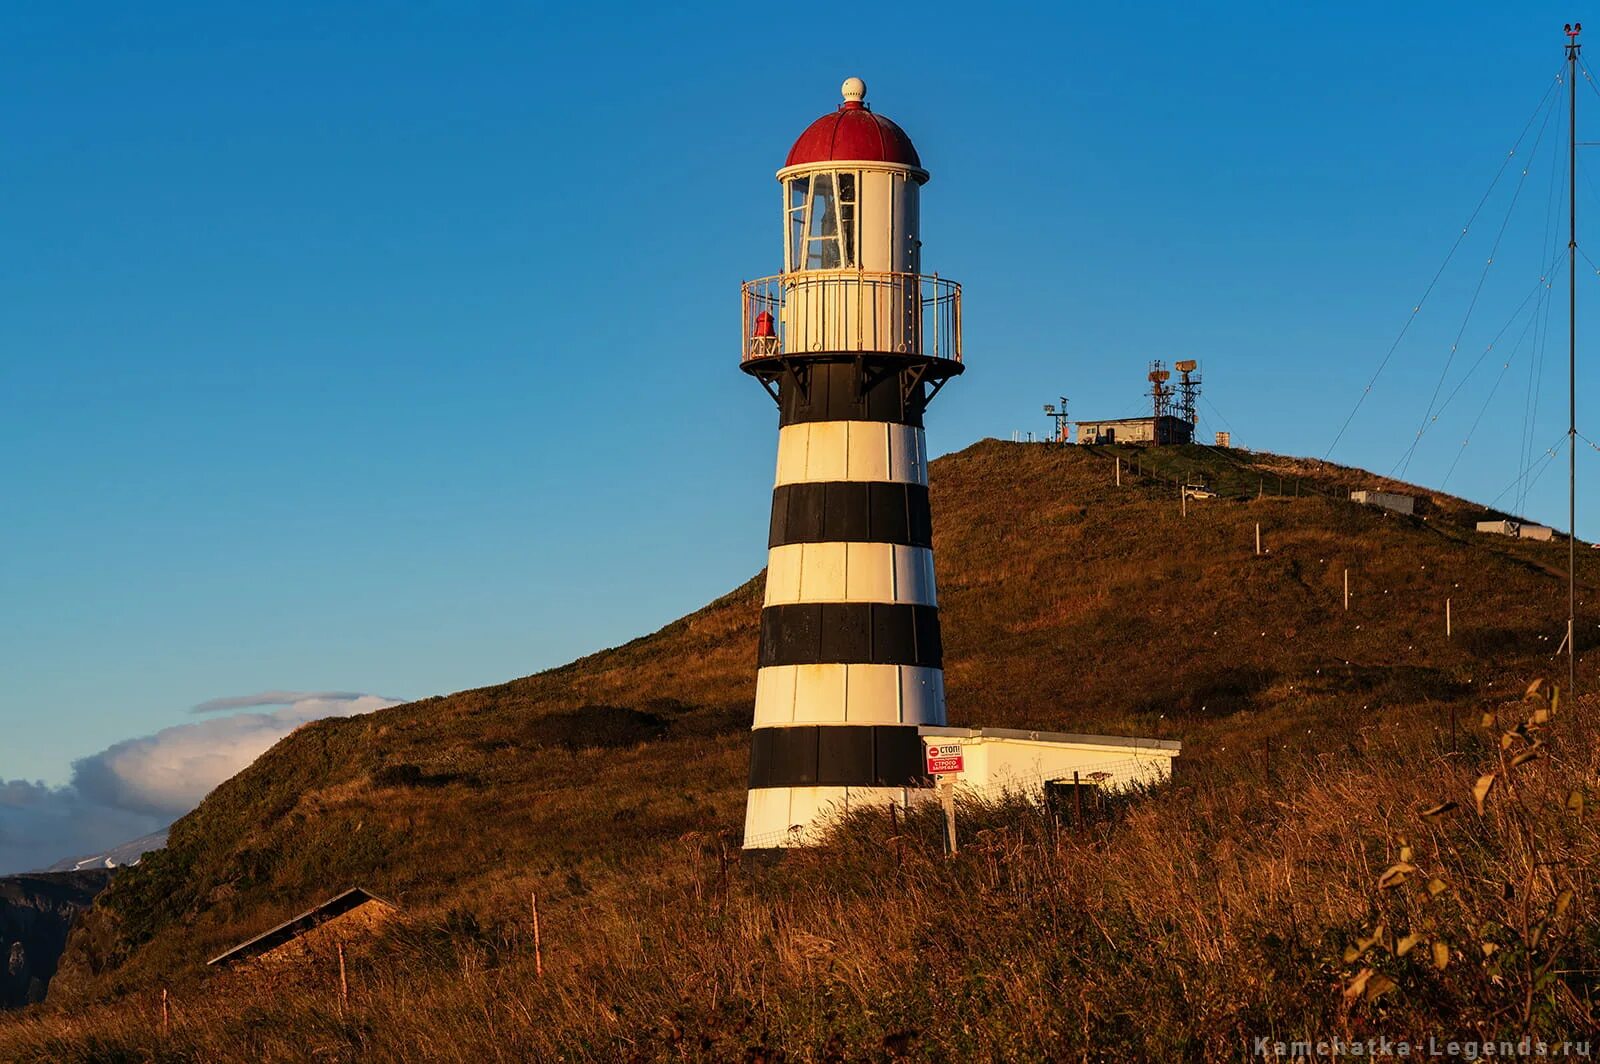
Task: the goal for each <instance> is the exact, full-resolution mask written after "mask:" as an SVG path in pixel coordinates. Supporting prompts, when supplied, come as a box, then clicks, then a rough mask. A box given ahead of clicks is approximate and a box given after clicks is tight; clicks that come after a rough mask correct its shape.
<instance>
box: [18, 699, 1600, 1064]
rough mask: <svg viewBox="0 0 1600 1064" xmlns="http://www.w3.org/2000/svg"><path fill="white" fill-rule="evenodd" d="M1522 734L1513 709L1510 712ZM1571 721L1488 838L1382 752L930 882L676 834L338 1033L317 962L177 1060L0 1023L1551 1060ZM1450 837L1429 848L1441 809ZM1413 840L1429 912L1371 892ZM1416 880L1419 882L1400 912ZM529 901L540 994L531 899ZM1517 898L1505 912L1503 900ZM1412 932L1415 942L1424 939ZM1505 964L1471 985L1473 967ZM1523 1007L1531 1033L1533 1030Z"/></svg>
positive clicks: (586, 1043)
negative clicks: (1385, 932)
mask: <svg viewBox="0 0 1600 1064" xmlns="http://www.w3.org/2000/svg"><path fill="white" fill-rule="evenodd" d="M1509 709H1514V706H1513V707H1508V710H1509ZM1597 711H1600V700H1595V699H1590V700H1588V701H1586V702H1585V703H1583V704H1582V705H1581V706H1580V707H1579V709H1578V712H1576V713H1568V714H1566V715H1565V716H1564V717H1562V718H1560V719H1558V720H1557V721H1556V722H1554V723H1553V724H1552V725H1550V726H1549V727H1548V728H1547V729H1546V730H1545V740H1546V747H1545V749H1547V750H1548V751H1550V753H1549V754H1548V755H1547V756H1545V757H1543V758H1541V759H1539V760H1537V761H1535V762H1530V763H1529V764H1528V765H1524V766H1521V767H1520V768H1519V769H1518V770H1517V771H1516V773H1515V779H1514V781H1513V782H1514V786H1513V787H1512V788H1510V789H1502V791H1501V792H1499V793H1498V794H1495V795H1492V796H1491V800H1490V802H1489V803H1488V805H1487V807H1486V811H1485V814H1484V815H1482V816H1479V815H1478V814H1477V813H1476V812H1475V811H1474V810H1473V808H1472V799H1471V789H1472V785H1473V781H1474V780H1475V779H1476V778H1477V776H1478V775H1479V774H1480V773H1481V772H1482V771H1485V770H1491V769H1492V770H1500V769H1499V766H1500V762H1501V756H1500V750H1499V747H1498V744H1497V743H1496V742H1495V738H1496V735H1497V733H1495V732H1487V733H1485V732H1476V731H1475V732H1474V733H1472V734H1471V735H1469V736H1468V737H1467V741H1466V744H1465V745H1466V747H1467V750H1466V752H1463V753H1461V754H1454V755H1452V754H1448V753H1443V754H1441V753H1438V752H1435V751H1434V749H1433V746H1432V736H1431V733H1424V732H1423V731H1422V730H1420V729H1417V728H1412V729H1409V730H1408V729H1405V728H1385V729H1374V731H1373V732H1372V733H1371V734H1370V735H1369V736H1367V737H1366V739H1365V741H1364V742H1363V743H1362V744H1361V749H1360V750H1359V751H1358V752H1356V753H1352V754H1347V755H1343V756H1339V757H1324V758H1307V759H1303V760H1298V761H1296V762H1294V763H1292V764H1285V765H1282V766H1279V767H1278V768H1277V769H1275V771H1274V773H1273V774H1272V775H1271V776H1267V775H1264V774H1262V772H1259V771H1254V770H1253V769H1252V768H1251V767H1250V766H1238V769H1237V771H1235V772H1233V773H1226V772H1221V771H1218V772H1211V773H1206V774H1204V775H1203V776H1198V777H1196V776H1191V777H1190V779H1189V780H1188V781H1187V782H1182V783H1180V784H1178V785H1177V786H1173V787H1171V788H1168V789H1166V790H1164V791H1162V792H1159V793H1156V794H1154V795H1151V796H1148V797H1146V798H1145V799H1143V800H1140V801H1135V802H1128V803H1124V804H1123V805H1121V807H1120V808H1119V809H1118V810H1116V812H1115V815H1113V816H1111V817H1110V818H1108V819H1106V820H1103V821H1099V822H1096V823H1093V824H1086V825H1083V826H1081V827H1077V828H1075V827H1073V826H1072V825H1071V824H1061V823H1058V822H1056V821H1053V820H1052V819H1050V818H1049V817H1048V816H1045V815H1043V814H1041V813H1040V812H1038V811H1037V810H1034V809H1033V808H1032V807H1028V806H1025V805H1024V806H1019V805H997V806H987V807H985V806H971V807H968V808H967V809H965V810H963V813H962V823H963V833H964V835H965V837H966V839H967V845H966V846H965V847H964V848H963V850H962V853H961V855H960V857H959V858H956V859H953V860H952V859H949V858H947V857H946V856H945V855H944V854H943V852H942V848H941V846H940V844H939V841H938V839H939V830H940V825H939V823H938V822H937V818H922V817H919V816H914V817H913V818H912V819H911V821H910V822H909V823H908V824H906V825H904V835H903V837H902V840H901V841H902V845H900V846H898V847H897V846H896V845H895V844H894V842H893V840H891V839H890V838H889V837H888V836H889V831H888V827H889V825H888V823H887V821H886V820H885V819H884V818H882V817H881V816H874V817H871V818H865V819H861V820H858V821H854V822H852V823H850V824H848V825H846V826H845V827H844V828H843V829H842V830H841V833H840V838H839V839H838V840H837V842H836V843H835V844H834V845H833V846H832V847H830V848H827V849H823V850H818V851H815V852H800V853H791V854H788V855H786V856H784V857H782V858H781V859H776V860H774V859H771V858H767V857H760V856H753V855H744V856H743V857H742V858H741V857H740V856H739V855H738V854H737V853H736V852H735V851H732V850H731V849H730V847H729V845H728V840H726V839H719V838H718V837H717V836H714V835H706V834H703V833H698V832H690V833H686V834H685V835H683V836H682V837H680V838H678V839H677V840H676V841H674V842H671V843H669V844H668V845H667V846H665V847H664V848H663V849H661V850H659V851H657V852H656V853H655V854H653V855H652V856H651V857H650V858H649V859H648V860H639V861H634V862H629V864H628V868H627V872H628V874H626V875H623V876H617V877H614V878H612V879H610V880H608V881H606V882H605V883H603V884H595V885H594V886H593V887H592V888H591V889H585V890H581V891H579V890H571V889H568V890H562V889H560V888H552V887H551V884H550V881H549V877H541V876H536V875H531V874H528V873H525V872H518V871H516V870H510V869H508V870H506V872H505V873H504V874H503V875H502V876H501V877H500V878H499V879H498V880H497V881H496V882H494V883H493V884H492V885H485V886H483V887H482V888H480V890H479V891H478V892H476V893H475V894H474V895H473V896H471V897H469V898H463V899H456V904H453V905H450V906H445V905H439V906H433V907H429V908H426V909H420V910H417V911H414V912H412V913H411V914H410V915H409V916H408V918H407V921H406V923H405V925H404V927H403V929H401V930H400V931H398V932H396V933H395V934H393V935H391V936H390V937H389V938H388V939H387V940H386V941H384V942H383V943H382V944H381V946H380V947H379V948H378V949H377V950H376V951H375V952H373V953H370V954H368V955H365V956H361V957H355V958H353V959H352V966H351V973H352V974H351V978H352V980H353V987H354V989H353V991H352V994H353V997H352V1003H351V1006H350V1008H349V1011H348V1012H347V1013H345V1014H344V1015H341V1014H340V1013H341V1009H340V1005H339V1002H338V998H337V994H336V993H335V992H334V991H333V987H334V986H335V985H336V984H335V980H336V978H337V976H336V974H335V971H336V969H335V968H334V966H333V964H332V962H331V960H328V961H327V962H326V963H320V964H317V963H313V964H310V965H307V966H306V967H304V968H303V969H301V971H300V973H299V978H298V979H297V980H283V979H281V978H279V977H277V976H276V975H275V977H274V979H272V980H252V979H250V978H246V977H241V976H233V977H225V978H222V979H216V980H212V981H211V982H210V983H208V984H206V985H203V986H197V987H194V988H192V989H190V990H188V991H187V992H185V993H184V994H183V995H182V996H180V997H179V998H178V999H177V1000H176V1002H175V1005H174V1010H175V1011H174V1016H175V1022H174V1024H173V1026H172V1028H171V1030H170V1031H169V1032H168V1033H167V1035H166V1036H165V1037H163V1036H162V1034H161V1031H160V1026H159V1011H158V1009H157V1008H156V1006H155V998H154V997H153V996H152V994H151V993H150V992H148V991H147V992H143V993H140V994H137V995H133V996H131V997H128V998H126V999H123V1000H121V1001H119V1002H116V1003H112V1004H99V1005H93V1006H89V1007H87V1008H85V1009H82V1010H74V1011H71V1012H68V1011H51V1010H48V1009H47V1010H41V1011H36V1012H33V1013H30V1014H27V1015H25V1016H23V1017H21V1018H19V1019H14V1020H12V1021H10V1022H9V1023H7V1024H5V1025H4V1026H0V1055H3V1056H4V1057H5V1059H15V1060H52V1061H55V1060H60V1061H72V1060H82V1061H89V1060H108V1059H109V1060H117V1059H126V1060H236V1059H259V1060H284V1061H288V1060H302V1059H308V1058H309V1059H329V1060H373V1061H419V1060H429V1061H431V1060H446V1061H457V1060H459V1061H482V1060H488V1059H494V1060H527V1059H537V1060H558V1059H562V1060H616V1059H640V1060H676V1059H690V1060H730V1059H731V1060H738V1059H770V1060H776V1059H790V1060H827V1059H837V1060H868V1059H896V1058H899V1057H908V1058H915V1059H934V1060H970V1059H1007V1060H1036V1059H1083V1058H1085V1057H1087V1058H1088V1059H1118V1060H1131V1059H1145V1060H1157V1059H1160V1060H1166V1059H1208V1060H1209V1059H1217V1060H1220V1059H1235V1058H1239V1057H1243V1056H1246V1055H1248V1050H1247V1046H1248V1045H1249V1039H1250V1038H1251V1037H1253V1036H1255V1035H1258V1034H1274V1035H1281V1036H1288V1035H1291V1034H1294V1035H1305V1034H1311V1035H1321V1036H1334V1035H1338V1036H1341V1037H1346V1038H1351V1037H1364V1036H1367V1035H1370V1034H1375V1033H1381V1034H1386V1035H1388V1036H1390V1037H1403V1036H1413V1037H1415V1036H1422V1035H1426V1034H1429V1033H1433V1034H1437V1035H1451V1036H1456V1037H1479V1038H1486V1037H1520V1036H1521V1035H1522V1034H1524V1033H1532V1034H1534V1035H1536V1036H1544V1037H1547V1038H1549V1037H1557V1036H1563V1035H1566V1034H1573V1033H1581V1032H1584V1031H1587V1030H1589V1029H1590V1028H1591V1027H1592V1024H1593V1023H1594V1022H1595V1019H1596V1017H1595V1016H1594V1013H1593V1008H1592V1002H1591V994H1592V991H1593V989H1594V976H1593V973H1592V968H1593V967H1594V959H1595V941H1594V937H1595V926H1596V925H1595V922H1594V919H1593V912H1592V908H1591V907H1592V904H1593V899H1592V896H1591V895H1590V894H1589V892H1588V890H1587V889H1586V888H1587V877H1588V875H1589V873H1590V870H1591V869H1592V868H1593V867H1594V863H1595V859H1596V856H1597V849H1596V847H1597V843H1600V839H1597V836H1596V832H1595V829H1594V826H1593V824H1592V821H1591V820H1590V819H1588V818H1586V817H1579V816H1576V815H1574V814H1572V813H1571V812H1569V811H1567V809H1566V804H1567V798H1568V796H1569V794H1570V793H1571V791H1572V790H1573V789H1581V788H1585V787H1587V786H1589V785H1591V783H1592V781H1593V780H1594V778H1595V774H1596V771H1597V769H1600V731H1597V729H1596V726H1595V723H1594V721H1595V717H1594V714H1595V713H1596V712H1597ZM1442 797H1449V798H1454V799H1456V800H1458V801H1459V802H1460V803H1461V805H1462V807H1463V808H1462V809H1460V810H1459V811H1457V812H1456V813H1454V814H1452V815H1448V816H1445V817H1442V818H1433V819H1429V818H1426V817H1423V816H1422V815H1421V813H1422V811H1423V810H1425V809H1426V808H1428V807H1429V806H1431V805H1433V804H1435V803H1436V802H1437V800H1438V799H1440V798H1442ZM1401 836H1406V837H1407V838H1408V839H1409V842H1410V844H1411V846H1412V847H1414V849H1415V851H1416V857H1415V860H1416V862H1417V864H1418V865H1419V866H1426V869H1427V874H1428V875H1434V874H1437V875H1439V876H1441V877H1443V878H1444V879H1445V880H1447V881H1448V883H1449V885H1450V890H1449V891H1448V892H1446V893H1444V894H1443V895H1441V896H1440V900H1438V901H1433V902H1427V901H1421V900H1418V895H1417V893H1416V892H1415V891H1413V890H1411V889H1409V888H1402V889H1401V890H1400V891H1398V892H1395V891H1382V890H1379V889H1378V888H1377V887H1376V883H1377V881H1378V878H1379V876H1380V875H1381V874H1382V873H1383V871H1384V869H1385V868H1386V867H1387V866H1389V865H1390V864H1392V863H1393V862H1394V861H1395V860H1396V859H1397V853H1398V846H1399V843H1398V841H1397V840H1398V839H1399V838H1400V837H1401ZM1421 881H1422V876H1421V874H1420V873H1419V876H1418V877H1417V878H1416V880H1415V882H1414V883H1413V886H1415V885H1417V884H1418V883H1420V882H1421ZM1566 883H1579V884H1582V885H1583V886H1584V887H1585V889H1583V890H1580V891H1579V893H1578V896H1577V899H1576V901H1575V902H1574V903H1573V904H1572V907H1571V908H1570V909H1568V910H1567V916H1566V918H1565V919H1564V921H1559V922H1557V923H1554V924H1552V925H1551V926H1550V928H1549V930H1548V931H1547V934H1548V935H1549V938H1548V939H1547V940H1546V943H1547V944H1546V948H1547V949H1551V950H1556V951H1558V953H1559V957H1560V959H1561V963H1559V964H1558V965H1555V966H1554V970H1556V971H1558V972H1559V973H1560V974H1559V975H1557V976H1555V977H1553V978H1551V979H1549V980H1546V981H1544V982H1543V983H1541V984H1540V985H1538V986H1534V985H1533V983H1532V982H1530V981H1529V980H1528V978H1527V969H1526V967H1525V966H1524V965H1523V964H1522V963H1521V961H1520V959H1512V958H1511V956H1510V955H1511V954H1514V953H1515V950H1516V948H1517V946H1516V943H1517V941H1518V940H1519V936H1520V937H1522V938H1526V927H1527V923H1526V920H1525V919H1524V917H1523V916H1522V915H1521V914H1524V913H1529V912H1531V913H1533V914H1535V915H1537V914H1539V913H1545V912H1548V911H1549V910H1550V909H1551V907H1552V906H1553V904H1554V902H1555V899H1556V898H1557V896H1558V894H1559V892H1560V890H1561V889H1565V887H1564V886H1563V885H1564V884H1566ZM536 887H541V888H543V889H545V890H548V891H551V893H549V894H547V895H544V896H543V897H544V899H545V900H544V901H543V903H542V905H541V908H542V910H543V914H544V926H543V931H544V935H543V938H544V944H545V954H544V956H545V973H544V976H543V978H536V977H535V976H534V973H533V961H532V946H531V941H532V937H531V923H530V913H529V906H528V903H527V892H528V891H529V890H531V889H535V888H536ZM1508 891H1509V894H1510V896H1508ZM1397 907H1398V908H1400V909H1409V910H1411V911H1412V912H1413V913H1414V914H1421V913H1423V912H1424V911H1426V912H1427V918H1428V919H1431V920H1433V921H1434V923H1433V927H1432V930H1431V931H1430V934H1431V935H1434V936H1438V937H1441V938H1443V939H1447V940H1449V941H1451V942H1452V943H1453V944H1454V945H1455V946H1456V947H1458V952H1457V953H1456V955H1455V956H1454V958H1453V959H1452V962H1451V963H1450V964H1449V965H1448V966H1447V967H1446V968H1445V969H1444V970H1443V971H1439V970H1437V969H1436V968H1435V967H1434V965H1433V964H1432V963H1431V962H1430V961H1429V960H1428V953H1427V951H1426V950H1425V949H1424V950H1417V951H1412V952H1411V953H1409V954H1407V956H1405V957H1397V956H1395V955H1394V952H1393V948H1392V944H1393V941H1394V940H1395V939H1398V938H1399V937H1400V934H1401V930H1402V925H1399V924H1395V923H1391V927H1392V929H1393V934H1392V935H1391V936H1390V942H1391V948H1390V949H1389V950H1387V951H1386V950H1384V949H1381V948H1379V949H1377V950H1374V951H1373V952H1371V953H1369V954H1368V956H1367V957H1366V958H1364V960H1363V962H1362V963H1364V964H1370V965H1372V966H1374V967H1376V968H1377V969H1378V970H1379V971H1380V972H1383V973H1386V975H1387V976H1388V977H1390V978H1392V979H1393V980H1394V982H1395V984H1396V989H1394V990H1393V991H1391V992H1389V993H1386V994H1384V995H1382V996H1380V997H1378V998H1377V999H1376V1000H1375V1001H1371V1002H1368V1001H1365V1000H1360V999H1358V1000H1356V1001H1354V1002H1351V1001H1348V1000H1346V997H1345V995H1344V994H1343V992H1342V991H1343V989H1344V987H1345V986H1346V985H1347V983H1348V981H1349V978H1350V968H1351V966H1350V965H1348V964H1346V963H1345V962H1344V961H1343V960H1342V959H1341V956H1342V953H1343V951H1344V950H1345V948H1346V947H1347V946H1348V945H1349V944H1350V943H1351V942H1352V941H1355V940H1356V939H1357V938H1359V937H1360V936H1361V935H1362V934H1363V932H1364V931H1366V930H1367V929H1368V928H1369V927H1370V926H1371V924H1372V923H1373V921H1375V920H1378V919H1388V920H1390V921H1394V920H1395V919H1396V909H1397ZM1415 918H1418V919H1420V916H1418V917H1415ZM1485 940H1487V941H1495V942H1497V943H1498V944H1499V945H1500V950H1499V951H1498V952H1497V953H1496V954H1494V955H1492V956H1488V957H1486V956H1483V955H1482V951H1481V948H1478V943H1479V942H1481V941H1485ZM1530 1001H1531V1002H1532V1007H1531V1008H1530V1007H1529V1002H1530Z"/></svg>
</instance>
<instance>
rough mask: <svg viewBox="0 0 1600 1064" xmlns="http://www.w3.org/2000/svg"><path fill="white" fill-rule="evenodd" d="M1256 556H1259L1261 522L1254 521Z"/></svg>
mask: <svg viewBox="0 0 1600 1064" xmlns="http://www.w3.org/2000/svg"><path fill="white" fill-rule="evenodd" d="M1256 557H1258V558H1259V557H1261V522H1260V521H1257V522H1256Z"/></svg>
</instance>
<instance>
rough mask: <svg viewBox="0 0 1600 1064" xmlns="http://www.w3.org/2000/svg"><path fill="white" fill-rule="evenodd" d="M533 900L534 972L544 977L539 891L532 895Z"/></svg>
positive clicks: (539, 976) (538, 976) (537, 975)
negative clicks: (540, 935) (540, 937)
mask: <svg viewBox="0 0 1600 1064" xmlns="http://www.w3.org/2000/svg"><path fill="white" fill-rule="evenodd" d="M530 897H531V898H532V900H533V974H534V975H535V976H536V977H537V978H541V979H542V978H544V943H543V942H541V941H540V940H539V892H538V891H533V892H532V893H531V895H530Z"/></svg>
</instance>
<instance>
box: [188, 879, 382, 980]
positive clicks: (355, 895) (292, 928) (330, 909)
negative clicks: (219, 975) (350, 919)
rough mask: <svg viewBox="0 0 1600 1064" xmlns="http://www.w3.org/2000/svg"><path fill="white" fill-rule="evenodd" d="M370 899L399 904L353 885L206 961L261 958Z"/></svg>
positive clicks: (380, 902)
mask: <svg viewBox="0 0 1600 1064" xmlns="http://www.w3.org/2000/svg"><path fill="white" fill-rule="evenodd" d="M369 901H375V902H378V903H379V904H381V905H387V906H388V907H389V908H391V909H397V908H399V906H397V905H395V903H394V902H392V901H387V900H385V899H383V898H380V897H378V896H377V895H376V894H374V893H372V892H371V891H369V890H366V889H365V888H362V887H351V888H350V889H349V890H347V891H345V892H344V893H343V894H336V895H334V896H333V897H331V898H329V899H328V900H327V901H325V902H323V903H322V904H321V905H316V906H313V907H312V908H310V909H307V910H306V911H305V912H303V913H301V914H300V915H299V916H296V917H294V918H293V919H290V920H285V921H284V922H283V923H281V924H279V925H278V926H277V927H274V928H272V929H271V930H268V931H263V932H261V934H259V935H257V936H256V937H255V938H252V939H249V940H247V941H244V942H241V943H239V944H238V945H237V946H235V947H233V948H232V949H230V950H228V951H227V952H226V953H220V954H218V955H217V956H215V957H212V958H211V959H210V960H209V961H206V964H208V965H210V964H232V963H233V962H234V961H242V960H248V959H250V958H251V957H259V956H261V954H263V953H266V952H268V951H270V950H274V949H277V948H278V947H279V946H281V945H283V944H284V943H285V942H288V941H289V940H291V939H294V938H298V937H300V936H301V935H303V934H305V933H306V932H307V931H310V930H311V929H312V928H313V927H316V926H317V925H318V924H320V923H324V922H325V921H328V920H332V919H333V918H334V917H335V916H343V915H344V914H345V913H347V912H350V911H351V910H352V909H357V908H360V907H361V906H363V905H365V904H367V902H369Z"/></svg>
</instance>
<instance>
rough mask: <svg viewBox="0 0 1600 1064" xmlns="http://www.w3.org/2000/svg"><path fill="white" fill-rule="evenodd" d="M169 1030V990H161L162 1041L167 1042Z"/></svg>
mask: <svg viewBox="0 0 1600 1064" xmlns="http://www.w3.org/2000/svg"><path fill="white" fill-rule="evenodd" d="M167 1028H168V1014H167V988H166V987H162V988H161V1039H162V1041H166V1038H167Z"/></svg>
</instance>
